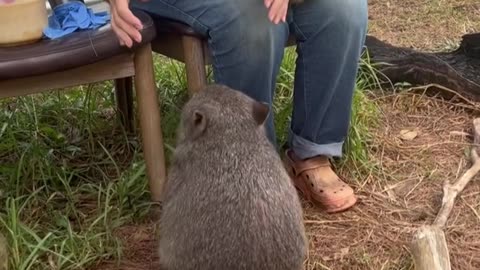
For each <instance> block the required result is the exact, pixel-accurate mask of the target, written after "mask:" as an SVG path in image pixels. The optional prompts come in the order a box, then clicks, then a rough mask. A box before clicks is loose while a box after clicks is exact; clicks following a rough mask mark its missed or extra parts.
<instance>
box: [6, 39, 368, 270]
mask: <svg viewBox="0 0 480 270" xmlns="http://www.w3.org/2000/svg"><path fill="white" fill-rule="evenodd" d="M295 57H296V54H295V52H294V50H293V49H291V48H289V49H287V53H286V56H285V59H284V61H283V63H282V68H281V72H280V74H279V76H278V88H277V95H276V97H275V103H274V110H275V115H276V118H275V123H276V126H277V129H278V132H277V134H278V140H279V143H280V144H282V143H283V142H285V140H286V134H285V131H286V130H287V128H288V125H289V116H290V113H291V99H292V85H293V74H294V62H295ZM367 60H368V59H367ZM367 60H365V61H364V62H363V63H362V68H361V72H360V74H359V76H358V78H359V79H358V84H357V91H356V93H355V98H354V108H353V116H352V124H353V126H352V128H351V132H350V136H349V139H348V142H347V147H346V151H347V153H348V154H347V155H346V157H347V158H346V159H345V160H349V161H352V162H353V163H352V164H360V165H362V166H363V165H365V164H368V163H369V162H368V147H367V146H368V142H369V138H370V136H371V134H370V127H372V126H373V124H374V123H375V121H374V120H375V113H376V108H375V106H374V104H372V103H371V102H370V101H369V99H368V97H367V93H366V92H365V91H366V90H368V89H369V88H371V83H372V81H374V80H372V79H374V77H372V75H371V74H372V73H371V72H370V65H369V63H368V61H367ZM155 73H156V74H155V75H156V78H157V83H158V85H159V86H160V87H159V88H160V89H161V90H160V91H161V93H160V97H161V100H160V102H161V108H162V124H163V130H164V136H165V144H166V149H167V153H166V154H167V157H170V156H171V149H173V146H174V142H175V136H174V135H175V131H176V125H177V123H178V113H179V111H180V110H181V106H182V104H183V102H185V101H186V100H187V95H186V91H185V89H186V81H185V70H184V68H183V65H182V64H179V63H178V62H176V61H173V60H166V59H164V58H162V57H159V56H156V57H155ZM210 79H211V77H210ZM67 90H68V91H67ZM113 107H114V94H113V92H112V84H111V83H109V82H106V83H99V84H92V85H88V86H83V87H78V88H73V89H64V90H61V91H60V90H59V91H52V92H50V93H47V94H39V95H32V96H28V97H20V98H14V99H13V98H12V99H4V100H0V164H1V165H0V231H1V232H2V234H4V235H5V237H6V239H7V241H8V245H9V266H10V269H15V270H27V269H85V268H87V267H89V266H91V265H94V264H95V263H97V262H98V261H100V260H102V259H115V258H119V257H121V255H122V246H121V243H120V242H119V240H118V239H117V238H116V237H115V236H114V231H115V229H116V228H118V227H120V226H122V225H125V224H135V223H136V222H142V219H143V218H144V217H146V214H147V213H148V211H149V208H150V202H149V194H148V187H147V182H146V179H145V177H146V176H145V164H144V162H143V159H142V155H141V152H140V144H139V141H138V140H137V138H135V137H130V136H128V135H127V134H126V133H125V132H123V130H122V129H121V127H120V125H118V121H117V119H116V116H115V113H114V112H113V111H112V108H113ZM349 164H350V163H349Z"/></svg>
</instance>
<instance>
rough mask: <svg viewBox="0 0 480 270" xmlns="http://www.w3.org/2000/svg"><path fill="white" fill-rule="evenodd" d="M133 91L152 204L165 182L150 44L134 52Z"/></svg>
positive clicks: (161, 139)
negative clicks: (135, 98) (135, 97)
mask: <svg viewBox="0 0 480 270" xmlns="http://www.w3.org/2000/svg"><path fill="white" fill-rule="evenodd" d="M135 74H136V75H135V90H136V96H137V102H138V104H137V107H138V111H139V120H140V129H141V133H142V145H143V154H144V157H145V163H146V167H147V176H148V179H149V186H150V192H151V197H152V200H153V201H161V199H162V194H163V188H164V184H165V181H166V167H165V153H164V147H163V136H162V129H161V124H160V110H159V106H158V95H157V91H156V87H155V79H154V73H153V60H152V50H151V46H150V44H148V45H144V46H142V47H140V48H138V49H137V51H136V53H135Z"/></svg>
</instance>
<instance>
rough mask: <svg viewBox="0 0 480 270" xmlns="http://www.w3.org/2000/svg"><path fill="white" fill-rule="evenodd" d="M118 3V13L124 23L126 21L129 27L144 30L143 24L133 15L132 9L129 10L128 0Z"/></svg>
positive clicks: (119, 0) (120, 0)
mask: <svg viewBox="0 0 480 270" xmlns="http://www.w3.org/2000/svg"><path fill="white" fill-rule="evenodd" d="M115 2H116V7H115V9H116V12H117V14H118V16H119V17H120V18H122V20H123V21H125V22H126V23H127V24H129V25H133V26H134V27H135V28H137V29H138V30H141V29H142V28H143V26H142V22H141V21H140V20H139V19H138V18H137V17H136V16H135V15H133V13H132V11H131V10H130V8H128V1H126V0H117V1H115Z"/></svg>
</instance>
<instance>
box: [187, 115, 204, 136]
mask: <svg viewBox="0 0 480 270" xmlns="http://www.w3.org/2000/svg"><path fill="white" fill-rule="evenodd" d="M192 116H193V117H192V130H191V132H192V134H191V135H192V137H193V138H197V137H199V136H200V135H202V133H203V132H204V131H205V129H207V117H206V116H205V114H204V113H203V112H202V111H200V110H195V111H194V112H193V115H192Z"/></svg>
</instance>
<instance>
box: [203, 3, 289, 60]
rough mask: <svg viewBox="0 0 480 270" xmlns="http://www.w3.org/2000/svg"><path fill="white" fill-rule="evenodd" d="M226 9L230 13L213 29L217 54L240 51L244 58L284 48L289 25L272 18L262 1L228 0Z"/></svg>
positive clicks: (211, 32) (259, 55)
mask: <svg viewBox="0 0 480 270" xmlns="http://www.w3.org/2000/svg"><path fill="white" fill-rule="evenodd" d="M222 9H223V12H222V13H223V14H228V16H225V17H224V18H223V19H222V20H221V21H219V22H218V23H216V24H215V25H214V26H212V27H211V29H210V31H209V35H210V38H211V42H212V43H214V44H213V46H214V47H215V48H216V49H218V50H217V52H216V53H222V51H223V52H225V53H226V52H229V53H232V52H238V53H241V54H243V55H241V56H242V57H253V58H259V57H260V58H261V57H262V56H265V55H270V54H271V52H272V51H276V50H279V49H283V46H284V44H283V43H282V42H284V41H285V40H286V37H287V36H288V27H287V25H286V24H279V25H275V24H273V23H271V22H270V21H269V20H268V17H267V13H266V10H265V7H264V6H263V5H262V1H256V0H255V1H251V0H245V1H234V2H228V4H226V5H225V6H224V7H223V8H222ZM221 16H222V17H223V16H224V15H221ZM220 47H221V48H222V49H220ZM239 56H240V55H239Z"/></svg>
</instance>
